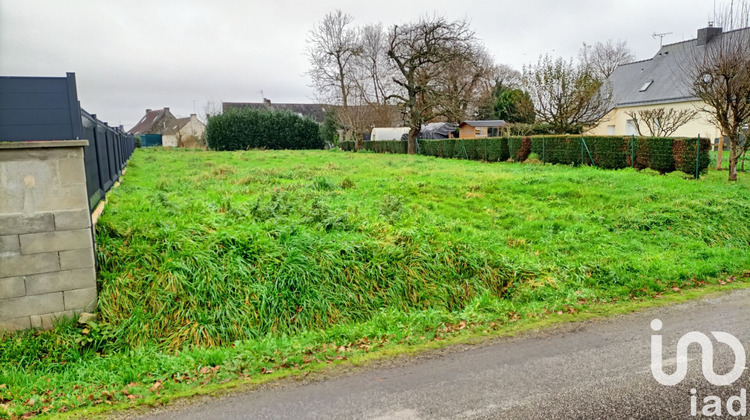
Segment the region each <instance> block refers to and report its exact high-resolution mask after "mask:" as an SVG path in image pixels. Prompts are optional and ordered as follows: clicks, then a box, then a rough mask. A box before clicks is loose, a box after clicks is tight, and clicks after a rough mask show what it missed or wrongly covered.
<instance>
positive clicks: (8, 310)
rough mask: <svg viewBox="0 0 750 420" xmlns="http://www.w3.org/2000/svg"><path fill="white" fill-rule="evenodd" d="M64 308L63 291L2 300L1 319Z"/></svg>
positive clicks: (58, 310)
mask: <svg viewBox="0 0 750 420" xmlns="http://www.w3.org/2000/svg"><path fill="white" fill-rule="evenodd" d="M64 310H65V304H64V302H63V294H62V292H56V293H48V294H46V295H36V296H24V297H19V298H12V299H2V300H0V319H14V318H21V317H24V316H30V315H37V314H49V313H53V312H62V311H64ZM30 322H31V321H29V323H30Z"/></svg>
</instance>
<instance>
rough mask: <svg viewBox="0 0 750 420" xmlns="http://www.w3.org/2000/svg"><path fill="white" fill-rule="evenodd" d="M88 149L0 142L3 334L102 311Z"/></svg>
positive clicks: (76, 144)
mask: <svg viewBox="0 0 750 420" xmlns="http://www.w3.org/2000/svg"><path fill="white" fill-rule="evenodd" d="M87 144H88V141H86V140H65V141H38V142H11V143H0V330H14V329H22V328H29V327H37V328H49V327H51V326H52V323H53V321H54V320H55V319H57V318H59V317H61V316H68V317H73V316H75V315H74V314H75V313H80V312H84V311H92V310H94V309H95V308H96V298H97V295H96V270H95V263H94V241H93V235H92V229H91V215H90V210H89V204H88V194H87V192H86V174H85V170H84V160H83V147H84V146H86V145H87Z"/></svg>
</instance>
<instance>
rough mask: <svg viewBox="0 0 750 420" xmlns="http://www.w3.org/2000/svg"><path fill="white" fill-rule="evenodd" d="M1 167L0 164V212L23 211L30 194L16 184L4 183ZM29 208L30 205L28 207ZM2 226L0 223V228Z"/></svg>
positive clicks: (29, 200) (29, 199)
mask: <svg viewBox="0 0 750 420" xmlns="http://www.w3.org/2000/svg"><path fill="white" fill-rule="evenodd" d="M2 170H3V167H2V165H0V214H12V213H23V212H24V208H25V204H26V203H27V202H31V195H30V194H27V191H26V189H25V188H23V187H20V186H18V185H14V184H11V185H6V182H5V180H4V179H3V178H2ZM29 208H31V207H29ZM2 228H3V226H2V225H0V230H1V229H2Z"/></svg>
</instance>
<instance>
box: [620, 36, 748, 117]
mask: <svg viewBox="0 0 750 420" xmlns="http://www.w3.org/2000/svg"><path fill="white" fill-rule="evenodd" d="M737 35H739V36H748V38H749V40H750V28H743V29H738V30H735V31H728V32H724V33H720V34H718V35H716V36H714V37H713V38H712V39H711V40H710V41H709V42H708V45H712V44H714V43H716V42H719V41H720V39H721V38H722V37H726V36H737ZM749 42H750V41H749ZM698 44H699V42H698V38H696V39H691V40H688V41H683V42H678V43H674V44H668V45H664V46H662V47H661V48H660V49H659V51H658V52H657V53H656V55H655V56H654V57H653V58H650V59H648V60H643V61H636V62H633V63H628V64H623V65H620V66H619V67H617V68H616V69H615V71H614V72H613V73H612V75H611V76H610V77H609V82H610V83H611V87H612V94H613V98H612V99H613V101H614V104H613V106H614V107H624V106H634V105H644V104H652V103H671V102H684V101H692V100H695V99H697V98H695V96H693V95H692V93H691V92H690V85H691V80H690V71H688V69H689V68H690V62H691V57H693V56H694V55H695V54H702V53H703V51H704V48H705V46H700V45H698ZM649 82H651V83H650V84H649V85H648V87H647V89H645V90H644V91H642V92H641V90H642V89H643V88H644V87H646V84H647V83H649Z"/></svg>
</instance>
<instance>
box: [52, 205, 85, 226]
mask: <svg viewBox="0 0 750 420" xmlns="http://www.w3.org/2000/svg"><path fill="white" fill-rule="evenodd" d="M89 227H91V214H89V209H88V208H85V209H80V210H67V211H58V212H55V229H56V230H75V229H86V228H89Z"/></svg>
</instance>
